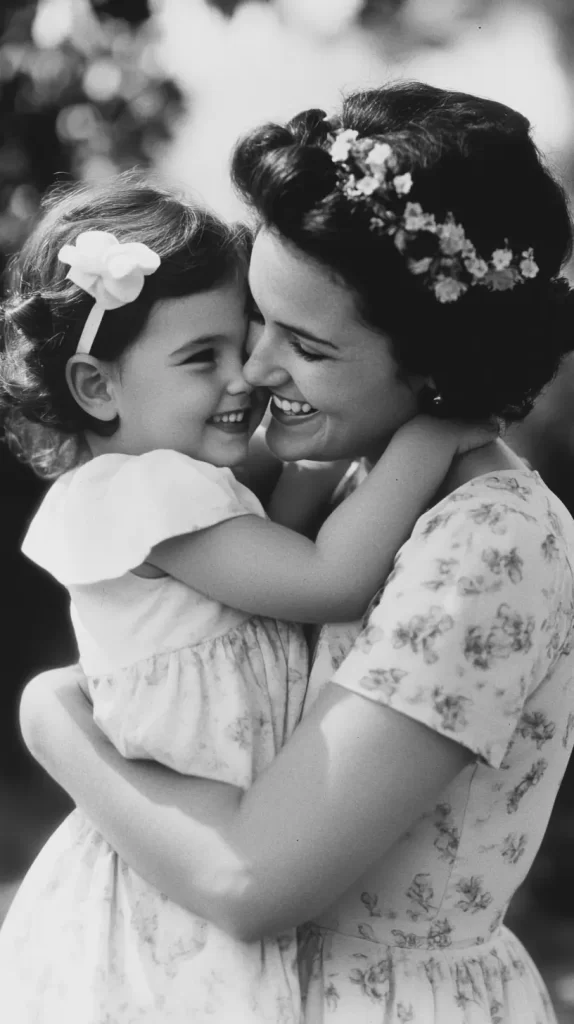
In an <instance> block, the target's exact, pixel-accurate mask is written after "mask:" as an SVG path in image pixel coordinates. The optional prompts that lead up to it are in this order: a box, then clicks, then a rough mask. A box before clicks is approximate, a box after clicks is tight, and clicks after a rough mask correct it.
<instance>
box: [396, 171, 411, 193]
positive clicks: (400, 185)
mask: <svg viewBox="0 0 574 1024" xmlns="http://www.w3.org/2000/svg"><path fill="white" fill-rule="evenodd" d="M393 185H394V187H395V192H396V193H397V195H398V196H406V195H408V193H409V192H410V190H411V189H412V187H413V179H412V176H411V174H410V172H409V171H407V173H406V174H397V175H395V177H394V178H393Z"/></svg>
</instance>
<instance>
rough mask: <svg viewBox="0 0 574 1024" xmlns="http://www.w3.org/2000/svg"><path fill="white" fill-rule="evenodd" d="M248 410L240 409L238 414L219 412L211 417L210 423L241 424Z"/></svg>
mask: <svg viewBox="0 0 574 1024" xmlns="http://www.w3.org/2000/svg"><path fill="white" fill-rule="evenodd" d="M247 413H248V410H247V409H241V411H239V412H219V413H216V415H215V416H212V417H211V421H212V423H243V422H244V420H245V417H246V416H247Z"/></svg>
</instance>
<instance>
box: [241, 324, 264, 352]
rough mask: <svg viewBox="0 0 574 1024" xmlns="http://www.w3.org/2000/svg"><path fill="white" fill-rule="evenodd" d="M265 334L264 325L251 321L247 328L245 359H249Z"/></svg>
mask: <svg viewBox="0 0 574 1024" xmlns="http://www.w3.org/2000/svg"><path fill="white" fill-rule="evenodd" d="M262 333H263V324H260V323H257V322H256V321H255V320H251V321H250V323H249V327H248V328H247V336H246V339H245V359H246V360H247V359H249V356H250V355H251V354H252V352H253V350H254V348H255V346H256V344H257V342H258V341H259V339H260V337H261V335H262Z"/></svg>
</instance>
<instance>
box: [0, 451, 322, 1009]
mask: <svg viewBox="0 0 574 1024" xmlns="http://www.w3.org/2000/svg"><path fill="white" fill-rule="evenodd" d="M239 515H259V516H263V515H264V512H263V509H262V508H261V505H260V504H259V502H258V500H257V499H256V498H255V496H254V495H253V494H252V493H251V492H250V491H248V490H247V488H245V487H243V486H242V485H241V484H239V483H237V481H236V480H235V479H234V477H233V475H232V473H231V472H230V470H228V469H220V468H217V467H214V466H211V465H207V464H206V463H202V462H198V461H195V460H193V459H189V458H187V456H185V455H181V454H180V453H178V452H173V451H155V452H149V453H147V454H145V455H142V456H123V455H105V456H101V457H100V458H97V459H94V460H92V461H91V462H89V463H86V465H84V466H81V467H80V468H78V469H76V470H74V471H72V472H71V473H68V474H66V475H65V476H63V477H61V478H60V480H58V481H57V482H56V484H54V486H53V487H52V488H51V490H50V491H49V492H48V495H47V496H46V498H45V500H44V503H43V505H42V506H41V508H40V510H39V512H38V514H37V516H36V518H35V520H34V522H33V523H32V526H31V528H30V531H29V533H28V536H27V537H26V540H25V543H24V551H25V553H26V554H28V555H29V556H30V557H31V558H33V559H34V561H36V562H37V563H38V564H40V565H42V566H43V567H44V568H45V569H47V570H48V571H50V572H52V573H53V575H54V576H56V578H57V579H59V580H60V582H62V583H63V584H65V585H66V586H67V587H68V589H69V591H70V595H71V599H72V618H73V622H74V627H75V632H76V637H77V641H78V647H79V651H80V657H81V661H82V665H83V668H84V671H85V673H86V676H87V681H86V687H87V690H88V692H89V696H90V698H91V700H92V703H93V709H94V719H95V721H96V722H97V724H98V725H99V727H100V728H101V729H102V730H103V731H104V732H105V733H106V735H107V736H108V738H109V739H110V740H111V742H112V743H113V744H114V745H115V746H116V747H117V749H118V750H119V751H120V753H121V754H123V755H124V756H125V757H128V758H149V759H152V760H155V761H159V762H161V763H163V764H165V765H168V766H169V767H171V768H172V769H174V770H175V771H178V772H182V773H185V774H189V775H199V776H204V777H206V778H211V779H217V780H219V781H222V782H227V783H231V784H232V785H235V786H239V787H242V788H245V787H247V786H249V785H250V784H251V782H252V780H253V778H254V777H255V776H256V775H257V774H258V773H259V772H260V771H261V770H262V769H263V768H264V767H265V766H266V765H268V764H269V763H270V762H271V761H272V760H273V758H274V757H275V755H276V754H277V752H278V751H279V749H280V747H281V746H282V745H283V743H284V742H285V740H286V739H287V738H288V736H289V735H290V734H291V732H292V730H293V728H294V727H295V725H296V723H297V721H298V720H299V717H300V712H301V707H302V702H303V697H304V693H305V688H306V685H307V674H308V667H307V647H306V643H305V640H304V637H303V634H302V631H301V630H300V628H299V627H297V626H295V625H293V624H289V623H283V622H277V621H275V620H272V619H264V618H258V617H256V616H250V617H248V616H245V615H243V614H242V613H239V612H237V611H234V610H233V609H231V608H227V607H225V606H223V605H220V604H218V603H217V602H215V601H211V600H209V599H208V598H206V597H204V596H203V595H202V594H199V593H198V592H196V591H194V590H192V589H191V588H190V587H187V586H184V585H183V584H182V583H179V582H178V581H176V580H174V579H172V578H171V577H169V576H162V577H159V578H144V577H142V576H139V575H136V574H135V573H134V572H132V571H131V570H132V569H136V568H138V567H139V566H140V565H141V563H142V562H143V561H144V560H145V559H146V557H147V556H148V554H149V552H150V549H151V548H152V547H153V546H154V545H155V544H157V543H159V542H160V541H161V540H164V539H167V538H168V537H174V536H178V535H180V534H185V533H190V532H193V531H194V530H199V529H204V528H205V527H207V526H210V525H212V524H214V523H218V522H222V521H223V520H225V519H229V518H231V517H234V516H239ZM0 987H1V990H2V1005H3V1013H4V1016H3V1018H2V1019H3V1020H4V1019H5V1020H6V1024H190V1022H192V1021H193V1024H299V1020H300V1000H299V982H298V977H297V964H296V939H295V933H294V932H291V933H289V934H285V935H282V936H280V937H279V938H267V939H264V940H262V941H260V942H253V943H249V944H248V943H242V942H239V941H237V940H235V939H232V938H231V937H230V936H228V935H226V934H225V933H223V932H222V931H220V930H219V929H218V928H216V927H215V926H214V925H211V924H209V923H208V922H207V921H204V920H202V919H201V918H198V917H195V916H194V915H192V914H190V913H188V912H187V911H185V910H183V909H182V908H181V907H179V906H177V905H176V904H175V903H172V902H171V901H170V900H168V899H167V898H166V897H165V896H164V895H163V894H162V893H161V892H159V891H157V890H156V889H154V888H153V886H151V885H148V883H147V882H144V880H143V879H142V878H140V877H139V876H138V875H137V874H136V873H135V872H134V871H132V870H131V868H129V867H128V866H127V865H126V864H125V863H124V862H123V861H122V860H121V858H120V857H118V855H117V854H116V853H115V852H114V851H113V850H112V849H111V847H110V846H108V844H107V843H106V842H105V840H104V839H103V838H102V836H101V835H100V834H99V833H98V832H97V831H96V829H95V828H94V827H93V826H92V824H91V823H90V821H89V820H88V819H87V818H86V817H85V815H84V814H83V812H81V811H79V810H76V811H74V813H73V814H71V815H70V817H69V818H67V819H66V821H65V822H64V823H63V824H62V825H61V826H60V828H59V829H58V830H57V831H56V832H55V833H54V835H53V836H52V837H51V838H50V839H49V841H48V843H47V844H46V846H45V847H44V849H43V850H42V851H41V853H40V855H39V856H38V858H37V859H36V861H35V862H34V864H33V865H32V867H31V869H30V871H29V872H28V875H27V876H26V878H25V879H24V882H23V883H22V886H21V887H20V889H19V891H18V893H17V895H16V898H15V900H14V902H13V904H12V906H11V908H10V911H9V913H8V916H7V918H6V921H5V923H4V927H3V929H2V931H1V932H0Z"/></svg>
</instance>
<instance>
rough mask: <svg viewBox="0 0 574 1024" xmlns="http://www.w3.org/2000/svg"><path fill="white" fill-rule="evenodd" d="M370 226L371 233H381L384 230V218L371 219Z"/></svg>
mask: <svg viewBox="0 0 574 1024" xmlns="http://www.w3.org/2000/svg"><path fill="white" fill-rule="evenodd" d="M369 226H370V228H371V231H380V230H381V228H384V226H385V222H384V220H383V218H382V217H371V219H370V221H369Z"/></svg>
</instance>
